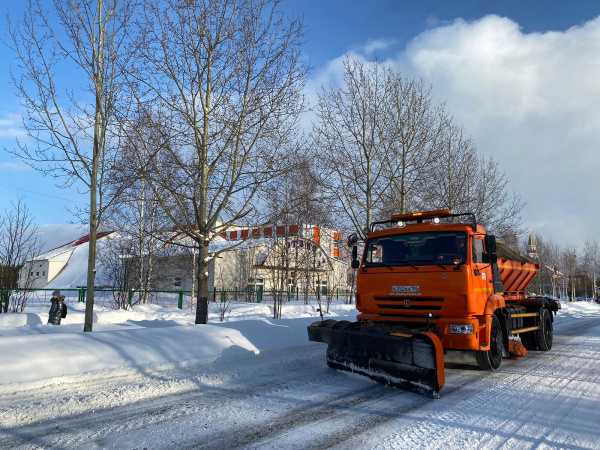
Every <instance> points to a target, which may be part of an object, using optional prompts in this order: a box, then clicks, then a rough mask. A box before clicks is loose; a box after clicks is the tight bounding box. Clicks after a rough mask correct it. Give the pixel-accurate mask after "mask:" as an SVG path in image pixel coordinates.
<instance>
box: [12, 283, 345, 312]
mask: <svg viewBox="0 0 600 450" xmlns="http://www.w3.org/2000/svg"><path fill="white" fill-rule="evenodd" d="M56 290H59V291H60V292H61V295H64V296H65V302H66V303H67V304H68V303H77V302H79V303H84V302H85V299H86V289H85V288H52V289H48V288H39V289H21V288H15V289H7V288H1V291H0V302H1V304H3V305H9V303H10V302H11V299H12V298H13V297H15V296H18V297H20V299H21V301H23V302H24V307H27V306H48V305H49V303H50V300H51V298H52V292H54V291H56ZM192 294H193V295H192ZM196 294H197V292H192V291H182V290H179V291H174V290H173V291H157V290H156V291H155V290H152V291H138V290H134V289H130V290H126V291H123V290H117V289H94V305H98V306H104V307H110V308H111V309H119V308H120V307H121V305H126V304H128V305H130V306H132V305H135V304H141V303H144V304H152V305H158V306H163V307H171V308H174V307H177V308H179V309H190V310H193V309H194V307H195V304H196V300H195V296H196ZM208 298H209V301H212V302H219V303H231V302H240V303H271V302H274V301H276V300H280V301H284V302H290V301H306V302H308V303H317V302H318V301H319V300H322V301H326V300H330V301H331V300H334V299H335V300H340V299H341V300H344V301H346V302H348V303H351V302H352V298H353V292H352V291H342V290H335V291H331V292H329V293H328V295H323V294H320V293H316V292H310V293H308V294H307V293H305V292H302V291H300V290H288V291H274V290H270V291H264V290H262V289H258V290H226V289H218V290H214V291H209V293H208Z"/></svg>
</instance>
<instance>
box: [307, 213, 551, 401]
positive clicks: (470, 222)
mask: <svg viewBox="0 0 600 450" xmlns="http://www.w3.org/2000/svg"><path fill="white" fill-rule="evenodd" d="M364 234H365V235H366V237H365V238H364V240H363V242H364V251H363V254H362V257H360V258H359V256H358V247H357V244H358V243H359V240H358V237H357V235H351V236H350V237H349V239H348V241H349V242H348V243H349V245H351V246H352V255H353V260H352V267H353V268H354V269H356V270H357V278H356V308H357V309H358V311H359V313H360V314H359V315H358V316H357V318H356V321H354V322H350V321H335V320H321V321H318V322H315V323H313V324H311V325H310V326H309V327H308V337H309V340H311V341H317V342H323V343H326V344H328V348H327V356H326V359H327V364H328V365H329V366H330V367H333V368H336V369H344V370H349V371H352V372H357V373H361V374H363V375H367V376H369V377H371V378H373V379H375V380H377V381H379V382H382V383H386V384H390V385H393V386H396V387H399V388H402V389H406V390H409V391H413V392H417V393H420V394H423V395H427V396H430V397H433V398H439V394H440V389H441V388H442V387H443V385H444V354H445V353H447V352H450V351H462V352H472V353H473V355H474V361H476V363H477V365H478V366H479V367H480V368H481V369H483V370H490V371H494V370H498V369H499V368H500V365H501V363H502V358H503V357H507V356H508V348H509V340H511V339H516V338H517V337H519V338H520V341H521V343H522V345H523V346H524V347H525V348H526V349H527V350H539V351H548V350H550V349H551V348H552V329H553V320H554V318H553V315H552V313H553V312H554V313H555V314H556V312H557V310H558V309H559V307H560V303H559V302H558V301H556V300H553V299H550V298H546V297H543V296H535V295H532V294H529V293H528V292H526V289H527V286H528V285H529V284H530V283H531V280H532V279H533V278H534V276H535V275H536V273H537V269H538V265H537V264H536V263H535V262H533V261H531V260H529V259H528V258H526V257H524V256H522V255H521V254H519V253H518V252H516V251H513V250H512V249H510V248H509V247H508V246H506V245H504V244H502V243H501V242H500V241H496V239H495V237H494V236H493V235H490V234H487V233H486V231H485V229H484V228H483V227H482V226H481V225H479V224H478V223H477V221H476V218H475V216H474V215H473V214H470V213H466V214H452V212H451V211H449V210H439V211H428V212H418V213H412V214H398V215H392V216H391V217H390V219H387V220H383V221H379V222H375V223H372V224H371V225H370V227H369V228H368V229H366V230H365V233H364Z"/></svg>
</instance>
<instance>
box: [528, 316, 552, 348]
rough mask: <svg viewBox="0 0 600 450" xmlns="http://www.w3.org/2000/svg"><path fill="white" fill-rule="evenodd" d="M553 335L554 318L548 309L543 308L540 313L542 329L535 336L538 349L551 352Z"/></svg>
mask: <svg viewBox="0 0 600 450" xmlns="http://www.w3.org/2000/svg"><path fill="white" fill-rule="evenodd" d="M553 335H554V332H553V328H552V317H551V316H550V313H549V312H548V310H547V309H545V308H542V310H541V311H540V327H539V328H538V329H537V330H536V331H535V334H534V335H533V337H534V339H533V340H534V342H535V345H536V347H537V348H538V349H539V350H541V351H543V352H547V351H548V350H550V349H551V348H552V340H553Z"/></svg>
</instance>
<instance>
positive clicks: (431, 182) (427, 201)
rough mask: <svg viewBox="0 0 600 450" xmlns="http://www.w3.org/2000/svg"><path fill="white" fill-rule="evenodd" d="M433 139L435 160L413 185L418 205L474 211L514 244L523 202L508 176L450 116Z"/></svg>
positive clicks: (502, 237) (491, 230) (487, 227)
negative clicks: (484, 155)
mask: <svg viewBox="0 0 600 450" xmlns="http://www.w3.org/2000/svg"><path fill="white" fill-rule="evenodd" d="M437 142H438V144H439V145H438V146H437V148H436V152H435V160H434V162H433V163H432V164H430V165H429V168H428V171H427V176H426V177H424V178H423V181H424V182H423V183H420V186H419V189H415V191H416V192H415V194H416V195H415V197H416V199H418V200H417V202H418V203H419V204H420V207H421V209H431V210H436V209H444V208H448V209H450V210H452V211H455V212H471V213H474V214H475V216H476V217H477V220H478V221H479V222H480V223H481V224H482V225H483V226H484V227H486V229H487V230H488V231H489V232H491V233H495V234H497V235H498V236H499V237H500V239H502V241H504V242H505V243H507V244H509V245H511V246H512V247H514V248H518V240H519V239H518V237H519V235H520V234H521V233H522V230H521V228H520V227H521V224H522V221H521V216H520V214H521V211H522V209H523V207H524V202H523V201H522V200H521V197H520V196H519V195H518V194H516V193H514V192H513V193H511V192H510V191H509V190H508V179H507V177H506V174H505V173H504V172H502V171H501V170H500V168H499V167H498V164H497V162H496V161H495V160H494V159H493V158H492V157H482V156H479V155H478V153H477V148H476V146H475V143H474V142H473V140H472V139H471V138H470V137H469V136H468V135H467V134H466V132H465V130H464V129H463V128H462V127H459V126H457V125H455V124H454V123H452V121H450V120H448V121H447V123H446V125H445V126H444V128H443V131H442V132H441V133H440V134H439V135H438V140H437Z"/></svg>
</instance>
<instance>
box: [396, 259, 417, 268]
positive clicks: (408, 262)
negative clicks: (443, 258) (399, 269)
mask: <svg viewBox="0 0 600 450" xmlns="http://www.w3.org/2000/svg"><path fill="white" fill-rule="evenodd" d="M391 262H395V263H403V264H401V265H402V266H411V267H413V268H414V269H415V270H419V268H418V267H417V266H416V265H414V264H413V263H412V262H411V261H406V260H404V259H402V260H400V259H392V260H391Z"/></svg>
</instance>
